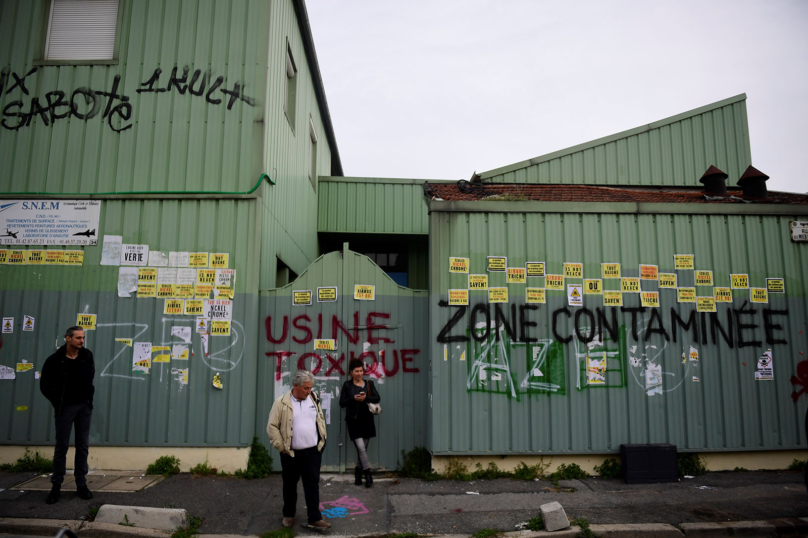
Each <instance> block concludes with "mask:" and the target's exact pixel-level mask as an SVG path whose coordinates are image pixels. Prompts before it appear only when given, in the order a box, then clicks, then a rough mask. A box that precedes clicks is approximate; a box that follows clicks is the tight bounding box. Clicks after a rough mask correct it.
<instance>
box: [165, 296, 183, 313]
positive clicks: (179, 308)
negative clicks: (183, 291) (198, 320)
mask: <svg viewBox="0 0 808 538" xmlns="http://www.w3.org/2000/svg"><path fill="white" fill-rule="evenodd" d="M183 303H184V301H182V300H181V299H166V302H165V304H164V305H163V314H168V315H171V316H177V315H180V314H182V312H183V310H184V309H185V305H184V304H183Z"/></svg>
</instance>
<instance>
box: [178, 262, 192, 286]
mask: <svg viewBox="0 0 808 538" xmlns="http://www.w3.org/2000/svg"><path fill="white" fill-rule="evenodd" d="M177 284H186V285H191V286H194V285H196V269H188V268H187V267H186V268H182V269H177Z"/></svg>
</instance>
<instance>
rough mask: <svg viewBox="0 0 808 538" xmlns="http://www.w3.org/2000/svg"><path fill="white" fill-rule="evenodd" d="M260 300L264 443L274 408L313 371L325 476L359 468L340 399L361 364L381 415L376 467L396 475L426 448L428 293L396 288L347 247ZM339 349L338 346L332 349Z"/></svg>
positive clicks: (373, 453)
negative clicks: (300, 374) (322, 423)
mask: <svg viewBox="0 0 808 538" xmlns="http://www.w3.org/2000/svg"><path fill="white" fill-rule="evenodd" d="M357 287H359V289H357ZM363 291H364V292H366V293H362V292H363ZM260 301H261V316H262V319H263V320H264V328H265V334H264V336H265V338H264V340H263V342H264V344H263V347H264V348H265V349H264V356H263V357H261V364H260V366H259V369H258V400H257V406H258V407H257V415H256V416H257V423H256V431H257V432H259V433H258V435H259V438H262V437H263V439H264V440H265V441H268V438H267V437H266V421H267V417H268V416H269V411H270V409H271V407H272V402H273V401H274V400H275V399H276V398H279V397H281V396H282V395H283V394H284V393H285V392H287V391H288V390H290V388H291V384H292V377H293V376H294V373H295V372H296V371H297V370H299V369H305V370H309V371H311V372H312V373H313V374H314V376H315V383H314V387H315V390H316V391H317V392H318V393H319V394H320V397H321V399H322V402H323V411H324V412H325V414H326V422H327V424H328V443H327V445H326V449H325V452H324V454H323V469H324V470H330V471H336V470H344V469H345V468H346V467H349V468H350V467H353V465H354V462H355V461H356V451H355V449H354V447H353V443H352V442H351V440H350V438H349V436H348V433H347V430H346V427H345V422H344V413H343V412H342V410H341V409H340V407H339V396H340V393H341V390H342V384H343V383H344V382H345V381H346V380H347V379H348V363H349V362H350V360H351V359H352V358H358V359H361V360H362V361H363V362H364V363H365V370H366V378H367V379H371V380H373V382H374V383H375V385H376V386H377V388H378V390H379V393H380V395H381V398H382V409H383V410H384V411H383V413H382V414H381V415H379V416H377V417H376V432H377V437H376V438H375V439H373V440H371V442H370V446H369V451H368V452H369V456H370V462H371V466H372V467H374V468H384V469H394V468H396V467H398V466H399V464H400V463H401V453H402V450H404V451H408V450H411V449H412V448H413V447H416V446H425V445H426V435H427V413H428V409H429V402H428V397H427V376H428V370H429V360H428V358H427V356H426V350H427V348H428V346H427V337H428V330H427V326H428V325H427V315H428V314H427V292H426V291H419V290H411V289H408V288H403V287H401V286H398V285H397V284H396V283H395V282H393V280H392V279H390V277H389V276H387V274H385V273H384V271H382V270H381V269H380V268H379V267H378V266H377V265H376V264H374V263H373V262H372V261H371V260H370V259H369V258H367V257H365V256H363V255H361V254H357V253H355V252H351V251H350V250H348V249H347V248H345V249H344V250H342V251H338V252H331V253H329V254H325V255H323V256H321V257H320V258H318V259H317V260H315V261H314V263H312V264H311V265H310V266H309V267H308V268H307V269H306V271H304V272H303V273H302V274H301V275H300V276H299V277H298V278H297V279H296V280H295V281H294V282H292V283H291V284H289V285H287V286H285V287H283V288H278V289H274V290H269V291H266V292H262V293H261V297H260ZM332 343H333V347H334V349H325V348H328V347H331V344H332ZM315 347H320V348H321V349H315ZM273 456H274V455H273ZM274 460H275V464H274V465H275V466H276V467H279V461H278V460H279V458H277V457H274Z"/></svg>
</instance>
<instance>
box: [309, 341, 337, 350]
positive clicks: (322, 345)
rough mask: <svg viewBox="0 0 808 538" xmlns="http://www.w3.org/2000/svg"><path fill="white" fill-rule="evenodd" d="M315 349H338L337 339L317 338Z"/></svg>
mask: <svg viewBox="0 0 808 538" xmlns="http://www.w3.org/2000/svg"><path fill="white" fill-rule="evenodd" d="M314 349H315V350H318V349H322V350H325V351H334V350H335V349H337V341H336V340H315V341H314Z"/></svg>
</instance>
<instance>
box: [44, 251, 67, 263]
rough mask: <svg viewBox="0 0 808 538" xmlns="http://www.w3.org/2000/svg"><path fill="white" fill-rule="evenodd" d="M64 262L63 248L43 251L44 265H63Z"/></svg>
mask: <svg viewBox="0 0 808 538" xmlns="http://www.w3.org/2000/svg"><path fill="white" fill-rule="evenodd" d="M64 263H65V251H64V250H47V251H45V265H63V264H64Z"/></svg>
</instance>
